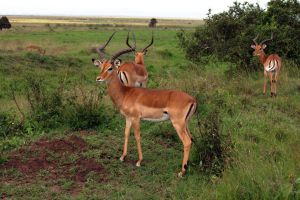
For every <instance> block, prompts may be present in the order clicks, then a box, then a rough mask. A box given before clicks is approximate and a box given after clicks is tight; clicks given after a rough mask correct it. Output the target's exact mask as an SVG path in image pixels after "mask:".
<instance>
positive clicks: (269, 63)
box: [251, 34, 281, 97]
mask: <svg viewBox="0 0 300 200" xmlns="http://www.w3.org/2000/svg"><path fill="white" fill-rule="evenodd" d="M257 38H258V35H257V36H256V37H255V38H254V39H253V42H254V44H253V45H251V48H253V49H254V52H253V55H254V56H258V57H259V59H260V62H261V63H262V64H263V65H264V94H266V87H267V76H269V79H270V82H271V97H273V96H274V97H276V95H277V86H276V84H277V80H278V75H279V72H280V69H281V58H280V57H279V56H278V55H277V54H271V55H269V56H268V55H266V54H265V52H264V49H265V48H266V47H267V45H266V44H264V43H265V42H267V41H269V40H272V39H273V34H272V35H271V38H270V39H266V40H263V41H262V42H261V43H259V44H258V43H257V42H256V40H257Z"/></svg>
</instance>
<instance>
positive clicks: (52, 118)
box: [26, 77, 64, 129]
mask: <svg viewBox="0 0 300 200" xmlns="http://www.w3.org/2000/svg"><path fill="white" fill-rule="evenodd" d="M26 97H27V101H28V103H29V105H30V108H31V110H30V113H29V115H30V116H29V119H30V121H32V122H33V123H35V124H36V126H37V127H39V128H42V129H50V128H55V127H57V126H59V125H61V124H62V123H63V120H64V119H63V113H64V105H63V96H62V92H61V91H60V90H59V89H58V90H55V91H51V92H50V91H47V90H46V89H45V84H44V82H43V80H42V79H41V78H36V77H27V85H26Z"/></svg>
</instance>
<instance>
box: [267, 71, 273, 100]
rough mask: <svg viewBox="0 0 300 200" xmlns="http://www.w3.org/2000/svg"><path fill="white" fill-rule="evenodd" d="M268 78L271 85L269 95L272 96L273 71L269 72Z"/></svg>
mask: <svg viewBox="0 0 300 200" xmlns="http://www.w3.org/2000/svg"><path fill="white" fill-rule="evenodd" d="M268 75H269V79H270V85H271V97H273V95H274V92H273V73H272V72H269V74H268Z"/></svg>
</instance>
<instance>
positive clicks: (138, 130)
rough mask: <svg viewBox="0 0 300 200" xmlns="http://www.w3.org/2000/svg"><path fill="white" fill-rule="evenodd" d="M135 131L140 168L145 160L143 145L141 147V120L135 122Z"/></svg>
mask: <svg viewBox="0 0 300 200" xmlns="http://www.w3.org/2000/svg"><path fill="white" fill-rule="evenodd" d="M132 123H133V129H134V137H135V140H136V145H137V149H138V154H139V160H138V161H137V162H136V166H137V167H140V166H141V162H142V160H143V153H142V145H141V134H140V120H139V119H138V120H133V122H132Z"/></svg>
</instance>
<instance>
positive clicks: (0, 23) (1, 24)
mask: <svg viewBox="0 0 300 200" xmlns="http://www.w3.org/2000/svg"><path fill="white" fill-rule="evenodd" d="M4 28H6V29H10V28H11V24H10V22H9V20H8V18H7V17H6V16H3V17H1V18H0V30H2V29H4Z"/></svg>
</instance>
